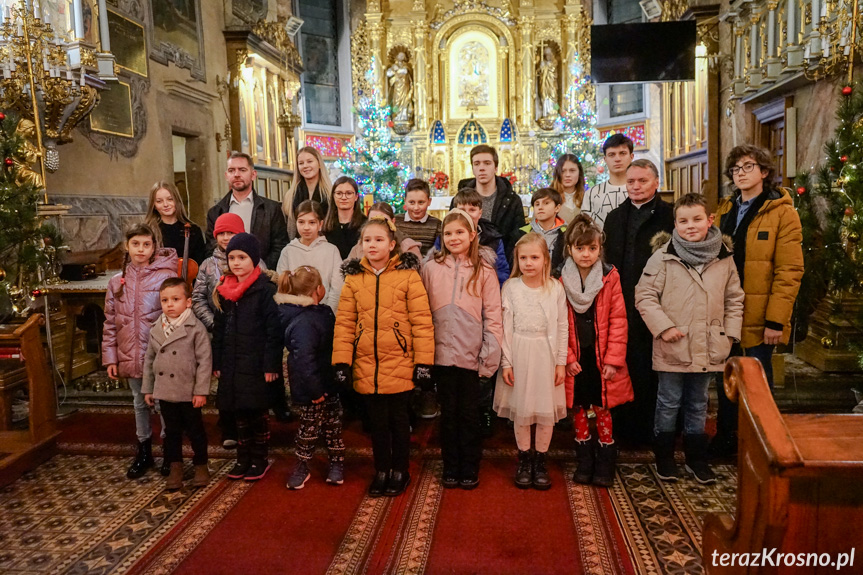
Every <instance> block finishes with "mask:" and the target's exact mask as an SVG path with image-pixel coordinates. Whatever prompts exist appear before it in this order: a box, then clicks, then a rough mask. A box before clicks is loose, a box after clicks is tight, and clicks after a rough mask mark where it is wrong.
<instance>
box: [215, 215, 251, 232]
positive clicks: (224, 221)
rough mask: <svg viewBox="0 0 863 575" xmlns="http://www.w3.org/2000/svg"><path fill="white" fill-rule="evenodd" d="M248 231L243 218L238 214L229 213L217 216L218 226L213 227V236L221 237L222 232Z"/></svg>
mask: <svg viewBox="0 0 863 575" xmlns="http://www.w3.org/2000/svg"><path fill="white" fill-rule="evenodd" d="M245 231H246V224H244V223H243V218H241V217H240V216H238V215H237V214H232V213H227V214H222V215H221V216H219V217H218V218H216V227H215V228H214V229H213V237H214V238H217V237H219V234H221V233H222V232H233V233H235V234H241V233H243V232H245Z"/></svg>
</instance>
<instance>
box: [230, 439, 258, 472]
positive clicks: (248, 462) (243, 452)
mask: <svg viewBox="0 0 863 575" xmlns="http://www.w3.org/2000/svg"><path fill="white" fill-rule="evenodd" d="M251 466H252V452H251V451H250V450H249V444H248V442H245V443H238V444H237V462H236V463H235V464H234V467H233V468H231V470H230V471H229V472H228V479H243V478H244V477H245V476H246V472H247V471H249V467H251Z"/></svg>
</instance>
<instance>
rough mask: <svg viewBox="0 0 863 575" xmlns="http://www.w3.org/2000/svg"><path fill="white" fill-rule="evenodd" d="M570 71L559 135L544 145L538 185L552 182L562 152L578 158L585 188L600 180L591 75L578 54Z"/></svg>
mask: <svg viewBox="0 0 863 575" xmlns="http://www.w3.org/2000/svg"><path fill="white" fill-rule="evenodd" d="M569 70H570V74H571V76H572V78H573V81H572V85H570V87H569V89H568V90H567V94H566V101H567V106H566V107H565V109H564V110H563V112H562V113H561V115H560V118H559V119H558V120H557V121H556V122H555V129H556V130H557V131H558V132H559V133H560V137H559V139H558V140H557V141H556V142H555V143H554V144H553V145H551V146H548V147H547V148H545V149H547V150H548V154H549V155H548V158H547V159H546V161H545V162H544V163H543V165H542V166H541V169H540V171H539V173H538V174H536V175H535V177H534V181H533V183H534V185H536V186H538V187H542V186H547V185H549V184H551V182H552V179H553V176H554V165H555V163H556V162H557V159H558V158H559V157H560V156H562V155H563V154H574V155H575V156H576V157H577V158H578V159H579V160H581V163H582V165H583V166H584V170H585V185H586V186H587V187H590V186H592V185H593V184H595V183H596V182H597V181H601V180H602V179H603V174H602V173H601V172H598V170H597V167H598V166H597V163H598V162H599V161H600V159H601V158H602V152H601V151H600V144H601V142H600V140H599V130H598V129H597V128H596V112H595V111H594V105H595V102H594V97H593V91H592V90H591V86H590V76H589V75H588V74H586V71H585V69H584V67H583V66H582V64H581V61H580V60H579V57H578V55H576V56H575V57H574V58H573V61H572V62H571V63H570V66H569Z"/></svg>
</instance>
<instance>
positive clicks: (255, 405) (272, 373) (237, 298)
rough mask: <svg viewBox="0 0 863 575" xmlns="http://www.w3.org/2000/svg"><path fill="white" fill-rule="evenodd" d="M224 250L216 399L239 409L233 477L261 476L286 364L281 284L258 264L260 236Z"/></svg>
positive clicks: (224, 407)
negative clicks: (274, 385)
mask: <svg viewBox="0 0 863 575" xmlns="http://www.w3.org/2000/svg"><path fill="white" fill-rule="evenodd" d="M225 253H226V254H227V258H228V271H229V273H227V274H225V275H224V276H222V280H221V283H220V284H219V287H217V288H216V291H214V292H213V299H214V303H215V304H216V308H217V310H218V311H217V313H216V314H215V317H214V322H213V375H215V376H216V377H217V378H219V392H218V395H217V398H216V400H217V401H216V404H217V406H218V408H219V410H220V411H229V412H234V414H235V418H236V421H237V436H238V437H237V463H236V465H234V468H233V469H232V470H231V471H229V472H228V478H229V479H240V478H245V480H246V481H256V480H258V479H261V478H262V477H263V476H264V474H266V472H267V470H268V469H269V468H270V462H269V460H268V458H267V456H268V451H269V441H270V431H269V420H268V417H269V416H268V411H269V408H270V404H271V403H272V399H271V398H272V394H271V392H270V383H271V382H273V381H275V380H276V379H277V378H278V372H279V370H280V369H281V363H282V338H281V331H282V329H281V324H280V323H279V314H278V311H279V310H278V308H277V306H276V302H275V301H274V300H273V296H274V295H275V292H276V286H274V285H273V283H272V282H271V281H270V280H269V278H268V276H267V275H266V274H264V273H262V272H261V268H260V267H258V263H259V261H260V259H261V255H260V246H259V244H258V240H257V238H256V237H255V236H253V235H251V234H246V233H243V234H237V235H235V236H234V237H233V238H231V241H230V242H229V243H228V249H226V250H225Z"/></svg>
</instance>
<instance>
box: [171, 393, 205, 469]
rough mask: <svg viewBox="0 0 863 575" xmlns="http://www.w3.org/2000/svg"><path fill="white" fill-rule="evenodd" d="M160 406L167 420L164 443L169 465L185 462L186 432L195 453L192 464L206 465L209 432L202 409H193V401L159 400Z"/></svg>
mask: <svg viewBox="0 0 863 575" xmlns="http://www.w3.org/2000/svg"><path fill="white" fill-rule="evenodd" d="M159 406H160V407H161V409H162V417H163V418H164V420H165V439H164V441H163V442H162V447H163V448H164V450H165V460H166V461H167V462H168V463H178V462H182V461H183V432H184V431H185V432H186V435H187V436H188V437H189V441H190V442H191V443H192V450H193V451H194V453H195V456H194V458H192V463H194V464H195V465H204V464H206V463H207V432H206V431H204V419H203V418H202V417H201V408H200V407H198V408H194V407H192V402H191V401H182V402H173V401H165V400H164V399H160V400H159Z"/></svg>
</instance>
